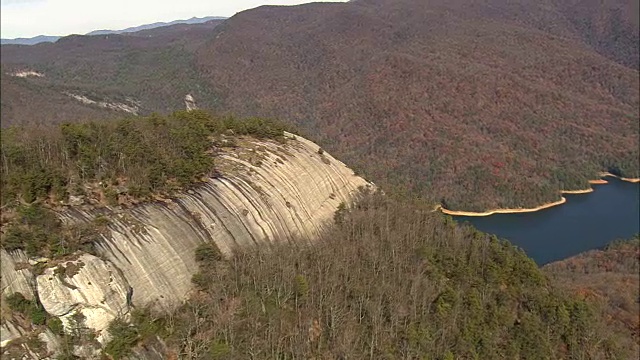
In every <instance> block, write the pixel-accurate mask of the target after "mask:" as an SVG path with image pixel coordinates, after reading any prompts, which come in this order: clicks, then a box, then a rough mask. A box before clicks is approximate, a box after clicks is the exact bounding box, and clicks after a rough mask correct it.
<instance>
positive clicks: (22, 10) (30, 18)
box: [0, 0, 306, 39]
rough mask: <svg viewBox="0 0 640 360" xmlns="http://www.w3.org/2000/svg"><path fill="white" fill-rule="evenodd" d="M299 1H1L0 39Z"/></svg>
mask: <svg viewBox="0 0 640 360" xmlns="http://www.w3.org/2000/svg"><path fill="white" fill-rule="evenodd" d="M304 2H306V1H300V0H235V1H217V0H215V1H211V0H182V1H166V0H110V1H95V0H1V4H2V8H1V10H2V11H0V13H1V19H2V21H1V22H0V25H1V27H2V31H1V35H2V38H4V39H12V38H18V37H35V36H38V35H58V36H61V35H70V34H86V33H89V32H91V31H94V30H102V29H108V30H116V29H125V28H129V27H133V26H139V25H142V24H151V23H155V22H169V21H173V20H177V19H189V18H192V17H205V16H221V17H230V16H233V15H234V14H235V13H237V12H239V11H242V10H246V9H250V8H254V7H258V6H261V5H296V4H301V3H304Z"/></svg>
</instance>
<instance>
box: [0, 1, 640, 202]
mask: <svg viewBox="0 0 640 360" xmlns="http://www.w3.org/2000/svg"><path fill="white" fill-rule="evenodd" d="M638 43H639V40H638V17H637V3H635V2H630V1H622V0H608V1H604V2H601V1H595V0H581V1H577V0H572V1H559V0H544V1H519V2H511V1H506V0H486V1H480V2H478V1H473V2H470V1H464V0H455V1H444V0H438V1H429V2H422V1H417V0H401V1H391V0H361V1H352V2H349V3H340V4H307V5H303V6H296V7H260V8H258V9H254V10H249V11H245V12H242V13H240V14H238V15H237V16H234V17H233V18H231V19H229V20H227V21H224V22H223V23H222V24H221V25H220V23H219V22H213V23H208V24H199V25H189V26H186V27H184V28H180V27H167V28H161V29H160V30H158V29H153V30H148V31H142V32H138V33H133V34H130V35H109V36H71V37H67V38H63V39H61V40H60V41H58V42H57V43H55V44H41V45H36V46H3V47H2V64H3V68H4V69H8V70H13V69H18V68H25V67H27V68H32V69H34V70H38V71H42V72H44V73H45V74H46V75H47V76H45V78H37V79H27V80H25V81H27V82H28V83H29V84H30V85H33V86H35V87H36V88H46V87H52V88H54V89H55V91H57V92H61V91H63V89H64V88H66V87H73V88H74V89H75V90H76V91H78V92H79V93H80V94H83V95H87V96H89V97H91V96H93V98H97V99H127V98H130V99H134V100H135V101H140V113H141V114H148V113H150V112H154V111H155V112H161V113H167V112H170V111H173V110H175V109H176V108H179V107H182V106H183V102H182V99H183V98H184V96H185V95H186V94H187V93H191V94H192V95H194V97H195V98H196V101H198V105H199V106H200V107H203V108H211V107H216V108H218V109H223V110H227V111H231V112H233V113H236V114H240V115H253V116H263V117H264V116H266V117H277V118H281V119H283V120H285V121H287V122H288V123H290V124H295V125H297V126H298V127H299V128H300V129H301V130H302V131H303V132H304V133H306V134H311V135H312V137H313V138H314V140H316V141H318V142H320V143H321V145H322V146H323V147H325V148H326V149H327V150H329V151H331V152H332V153H335V154H336V155H337V156H339V157H341V158H342V159H344V160H345V161H347V162H348V163H349V164H350V165H351V166H352V167H355V168H357V169H358V170H359V171H360V172H362V173H363V174H364V175H365V176H366V177H368V178H370V179H371V180H373V181H375V182H376V183H378V184H380V185H382V186H383V187H385V188H389V189H391V188H395V189H394V190H396V191H403V192H405V193H407V194H413V195H415V194H418V195H420V196H422V197H424V198H426V199H428V200H430V201H432V202H437V203H441V204H443V205H445V207H447V208H450V209H463V210H485V209H488V208H501V207H520V206H525V207H533V206H537V205H539V204H541V203H544V202H549V201H553V200H557V197H558V190H561V189H564V190H573V189H582V188H586V187H587V186H588V182H587V181H588V180H589V179H593V178H595V177H596V176H597V173H598V172H599V171H602V170H609V171H611V172H613V173H617V174H621V175H624V176H626V177H638V176H639V175H638V173H639V171H638V156H639V153H638V147H637V143H638V106H639V102H638V97H639V95H638V94H639V93H638V85H639V82H638ZM3 71H4V70H3ZM3 88H4V85H3ZM3 92H4V91H3ZM7 92H9V93H11V92H12V90H11V89H10V88H9V90H7ZM29 96H38V95H37V94H33V93H30V94H29ZM5 97H6V99H8V100H6V101H5ZM16 98H17V97H16V96H13V98H11V96H5V95H3V111H2V120H3V123H8V122H9V121H11V122H15V123H23V122H29V121H34V119H44V118H47V117H48V114H50V113H66V114H69V118H68V120H69V121H74V120H77V118H79V117H86V116H87V115H86V114H84V113H83V112H82V111H81V112H78V115H77V116H76V115H75V114H74V113H73V112H72V111H68V110H64V109H68V105H69V104H67V103H64V102H61V101H57V100H53V101H52V103H51V106H43V107H42V109H46V110H41V109H40V107H34V106H31V107H28V108H27V110H20V111H18V109H17V108H18V107H20V106H24V105H22V104H20V101H22V102H23V103H24V100H20V101H18V100H16ZM49 98H53V97H49V96H48V94H47V95H46V96H43V97H42V98H41V100H38V101H36V102H35V103H44V102H45V101H46V100H45V99H49ZM7 107H13V110H12V111H13V112H12V111H5V108H7ZM49 108H52V110H51V111H49V110H48V109H49ZM56 109H60V110H61V111H56ZM45 111H46V112H45ZM12 114H19V115H12Z"/></svg>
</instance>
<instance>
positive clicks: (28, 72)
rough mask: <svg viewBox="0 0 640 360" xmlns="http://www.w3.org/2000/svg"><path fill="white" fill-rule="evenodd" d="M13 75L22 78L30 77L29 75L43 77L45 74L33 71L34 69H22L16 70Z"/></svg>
mask: <svg viewBox="0 0 640 360" xmlns="http://www.w3.org/2000/svg"><path fill="white" fill-rule="evenodd" d="M11 76H15V77H21V78H25V77H29V76H34V77H43V76H44V74H42V73H39V72H37V71H33V70H22V71H16V72H14V73H12V74H11Z"/></svg>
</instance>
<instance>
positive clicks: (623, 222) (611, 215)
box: [455, 178, 640, 265]
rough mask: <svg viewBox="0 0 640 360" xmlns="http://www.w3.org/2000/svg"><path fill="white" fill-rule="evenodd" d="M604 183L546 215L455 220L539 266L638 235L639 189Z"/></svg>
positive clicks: (615, 182)
mask: <svg viewBox="0 0 640 360" xmlns="http://www.w3.org/2000/svg"><path fill="white" fill-rule="evenodd" d="M607 181H608V182H609V183H608V184H606V185H594V188H595V191H594V192H592V193H587V194H576V195H572V194H565V195H564V196H565V197H566V198H567V202H566V203H565V204H563V205H560V206H555V207H552V208H549V209H546V210H542V211H538V212H533V213H518V214H494V215H491V216H486V217H469V216H456V217H455V219H456V220H457V221H459V222H465V221H468V222H470V223H471V224H473V225H474V226H475V227H477V228H478V229H479V230H481V231H484V232H488V233H491V234H496V235H497V236H498V237H501V238H505V239H508V240H509V241H511V242H512V243H513V244H514V245H517V246H519V247H521V248H522V249H523V250H524V251H525V252H526V253H527V254H528V255H529V256H530V257H532V258H533V259H534V260H535V261H536V262H537V263H538V264H540V265H543V264H546V263H549V262H552V261H556V260H560V259H564V258H567V257H570V256H573V255H576V254H578V253H581V252H583V251H587V250H591V249H596V248H600V247H602V246H604V245H606V244H607V243H609V242H611V241H612V240H615V239H619V238H630V237H632V236H633V235H635V234H637V233H639V232H640V220H639V219H640V186H639V185H638V184H637V183H635V184H634V183H629V182H624V181H621V180H618V179H614V178H607Z"/></svg>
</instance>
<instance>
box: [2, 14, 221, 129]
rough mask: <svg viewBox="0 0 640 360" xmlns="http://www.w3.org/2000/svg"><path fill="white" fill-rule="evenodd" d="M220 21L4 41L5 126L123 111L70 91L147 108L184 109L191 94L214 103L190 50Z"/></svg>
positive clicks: (200, 102) (161, 110) (208, 105)
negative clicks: (21, 75)
mask: <svg viewBox="0 0 640 360" xmlns="http://www.w3.org/2000/svg"><path fill="white" fill-rule="evenodd" d="M220 22H221V20H212V21H209V22H206V23H202V24H191V25H187V24H178V25H172V26H166V27H160V28H155V29H150V30H143V31H138V32H134V33H126V34H109V35H93V36H84V35H72V36H68V37H64V38H62V39H60V40H58V41H57V42H56V43H41V44H37V45H32V46H23V45H2V48H1V49H2V51H1V56H0V59H1V62H2V70H1V71H2V79H3V80H2V112H1V113H0V118H1V120H2V126H3V127H6V126H8V125H21V124H22V125H24V124H33V123H46V122H48V123H53V122H56V123H57V122H64V121H82V120H88V119H91V120H95V119H104V118H106V117H114V115H115V116H118V117H121V116H123V115H126V113H124V112H115V111H112V110H105V109H103V108H100V107H98V106H96V105H84V104H82V103H80V102H78V101H76V100H74V99H72V98H70V97H68V96H67V95H65V94H64V93H65V92H70V93H73V94H78V95H82V96H86V97H88V98H89V99H91V100H94V101H107V102H119V103H125V104H128V105H134V104H135V105H136V107H138V108H139V111H138V113H139V114H142V115H148V114H150V113H152V112H159V113H164V114H167V113H170V112H173V111H175V110H176V109H181V108H184V102H183V99H184V97H185V95H186V94H192V95H193V96H194V97H195V98H196V99H197V100H198V105H200V106H202V107H206V108H211V107H212V105H213V100H211V99H214V97H213V96H212V95H210V94H209V90H208V89H207V86H206V85H205V84H204V83H203V82H202V81H200V80H199V76H198V74H197V73H196V70H195V66H194V65H195V64H194V61H193V55H192V54H193V51H195V49H196V48H197V47H199V46H200V45H202V44H203V43H204V42H205V41H206V40H207V39H208V37H210V36H211V35H212V29H213V28H215V27H216V26H217V25H218V24H219V23H220ZM20 70H32V71H37V72H39V73H42V74H44V76H43V77H29V78H25V79H16V78H13V77H11V76H9V75H8V74H11V73H13V72H15V71H20ZM208 100H211V101H208Z"/></svg>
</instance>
